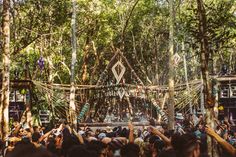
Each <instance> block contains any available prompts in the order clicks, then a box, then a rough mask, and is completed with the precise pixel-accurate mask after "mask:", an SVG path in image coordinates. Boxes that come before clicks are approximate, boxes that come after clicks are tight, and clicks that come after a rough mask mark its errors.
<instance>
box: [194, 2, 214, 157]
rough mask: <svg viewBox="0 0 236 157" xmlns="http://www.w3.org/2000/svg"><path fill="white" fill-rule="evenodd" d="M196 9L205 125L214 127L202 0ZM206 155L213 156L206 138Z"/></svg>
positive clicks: (209, 139) (210, 144) (210, 145)
mask: <svg viewBox="0 0 236 157" xmlns="http://www.w3.org/2000/svg"><path fill="white" fill-rule="evenodd" d="M197 7H198V18H199V39H200V62H201V71H202V79H203V93H204V103H205V107H206V123H207V125H209V126H211V127H212V128H213V127H214V110H213V106H214V104H213V103H214V100H213V99H214V98H213V97H212V88H211V85H210V77H209V70H208V64H209V54H210V53H209V45H208V39H207V34H206V33H207V21H206V13H205V8H204V3H203V1H202V0H197ZM207 142H208V155H209V156H210V157H213V156H215V155H214V154H213V153H212V150H213V149H214V148H213V145H212V139H211V138H210V137H208V139H207Z"/></svg>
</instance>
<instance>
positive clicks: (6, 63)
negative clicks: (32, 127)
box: [0, 0, 10, 140]
mask: <svg viewBox="0 0 236 157" xmlns="http://www.w3.org/2000/svg"><path fill="white" fill-rule="evenodd" d="M2 15H3V18H2V36H3V39H2V41H3V47H2V63H3V66H2V67H3V69H2V95H1V106H0V107H1V108H0V117H1V118H0V122H1V124H0V135H1V138H2V139H3V140H6V138H7V136H8V132H9V127H8V123H9V116H8V114H9V111H8V107H9V83H10V0H3V14H2Z"/></svg>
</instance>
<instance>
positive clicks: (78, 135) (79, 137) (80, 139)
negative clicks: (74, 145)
mask: <svg viewBox="0 0 236 157" xmlns="http://www.w3.org/2000/svg"><path fill="white" fill-rule="evenodd" d="M72 131H73V133H74V134H75V136H76V137H77V138H78V140H79V142H80V143H81V144H84V139H83V137H82V136H81V135H80V134H79V133H77V132H76V131H75V129H73V130H72Z"/></svg>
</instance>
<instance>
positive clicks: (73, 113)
mask: <svg viewBox="0 0 236 157" xmlns="http://www.w3.org/2000/svg"><path fill="white" fill-rule="evenodd" d="M72 5H73V9H72V10H73V11H72V19H71V27H72V37H71V41H72V59H71V78H70V85H71V87H70V106H69V115H70V122H71V123H72V127H73V128H77V118H76V106H75V64H76V48H77V44H76V43H77V39H76V10H77V2H76V0H72Z"/></svg>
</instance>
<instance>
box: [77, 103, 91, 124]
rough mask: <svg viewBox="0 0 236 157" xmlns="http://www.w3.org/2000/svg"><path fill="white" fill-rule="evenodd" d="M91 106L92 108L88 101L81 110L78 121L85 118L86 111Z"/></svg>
mask: <svg viewBox="0 0 236 157" xmlns="http://www.w3.org/2000/svg"><path fill="white" fill-rule="evenodd" d="M89 108H90V105H89V103H86V104H85V105H84V106H83V108H82V110H81V112H80V114H79V116H78V122H81V120H82V119H83V117H84V116H85V113H86V112H87V111H88V110H89Z"/></svg>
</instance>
